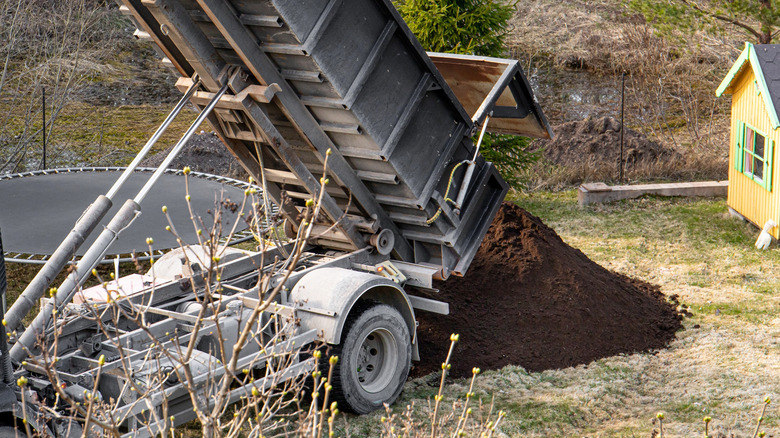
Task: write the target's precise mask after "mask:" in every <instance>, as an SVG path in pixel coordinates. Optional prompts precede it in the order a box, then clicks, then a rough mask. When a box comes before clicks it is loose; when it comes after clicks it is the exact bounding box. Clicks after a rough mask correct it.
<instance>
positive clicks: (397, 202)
mask: <svg viewBox="0 0 780 438" xmlns="http://www.w3.org/2000/svg"><path fill="white" fill-rule="evenodd" d="M374 197H375V198H376V201H377V202H379V203H380V204H385V205H394V206H396V207H407V208H414V209H417V210H422V206H421V205H417V200H416V199H409V198H401V197H398V196H391V195H374Z"/></svg>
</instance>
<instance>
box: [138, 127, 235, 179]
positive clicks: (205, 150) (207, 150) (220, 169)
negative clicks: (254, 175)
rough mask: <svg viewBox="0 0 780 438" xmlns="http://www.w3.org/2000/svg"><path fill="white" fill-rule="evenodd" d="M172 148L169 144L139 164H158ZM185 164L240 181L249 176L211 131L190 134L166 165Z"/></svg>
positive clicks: (180, 167) (175, 166) (144, 165)
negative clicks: (190, 136) (177, 152)
mask: <svg viewBox="0 0 780 438" xmlns="http://www.w3.org/2000/svg"><path fill="white" fill-rule="evenodd" d="M172 148H173V146H170V147H169V148H168V149H166V150H164V151H162V152H159V153H157V154H155V155H152V156H151V157H148V158H146V159H145V160H144V161H142V162H141V166H142V167H157V166H159V165H160V164H162V162H163V160H165V157H166V156H168V153H169V152H170V151H171V149H172ZM185 166H189V167H190V168H191V169H192V170H194V171H196V172H203V173H210V174H213V175H222V176H227V177H229V178H235V179H238V180H242V181H246V180H247V179H248V178H249V174H248V173H246V171H245V170H244V168H243V167H241V164H239V163H238V160H236V158H235V157H234V156H233V155H231V154H230V152H229V151H228V150H227V147H226V146H225V144H224V143H222V140H220V139H219V137H217V135H216V134H214V133H213V132H206V133H203V132H202V133H200V134H197V135H194V136H192V138H190V140H189V141H188V142H187V144H186V145H184V148H183V149H182V150H181V152H179V155H177V156H176V158H174V159H173V161H172V162H171V164H170V165H169V166H168V167H169V168H171V169H182V168H184V167H185Z"/></svg>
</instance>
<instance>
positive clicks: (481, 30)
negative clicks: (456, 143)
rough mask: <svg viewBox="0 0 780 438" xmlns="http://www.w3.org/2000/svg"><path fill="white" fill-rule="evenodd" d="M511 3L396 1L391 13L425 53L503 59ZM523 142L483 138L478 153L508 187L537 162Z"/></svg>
mask: <svg viewBox="0 0 780 438" xmlns="http://www.w3.org/2000/svg"><path fill="white" fill-rule="evenodd" d="M516 5H517V1H516V0H509V1H508V0H402V1H398V2H396V7H397V8H398V11H399V12H400V13H401V16H402V17H403V19H404V21H406V24H407V25H408V26H409V28H410V29H411V30H412V32H414V35H415V36H416V37H417V40H419V41H420V44H422V46H423V48H424V49H425V50H428V51H431V52H447V53H460V54H469V55H480V56H495V57H500V56H504V53H505V49H504V40H505V39H506V35H507V33H508V32H509V25H508V23H509V19H510V18H512V15H513V14H514V13H515V6H516ZM528 143H529V141H528V139H527V138H525V137H519V136H514V135H494V134H488V135H486V136H485V139H484V141H483V143H482V145H481V148H480V149H481V150H480V152H481V153H482V156H483V157H485V159H486V160H488V161H492V162H493V164H495V165H496V168H497V169H498V171H499V172H500V173H501V176H502V177H503V178H504V180H506V181H507V182H508V183H509V184H510V185H513V186H517V185H518V184H519V183H520V181H519V180H518V178H517V172H518V171H519V170H522V169H524V168H526V167H527V166H529V165H530V164H532V163H533V162H535V161H537V160H538V158H539V154H538V153H534V152H529V151H527V150H526V149H527V147H528Z"/></svg>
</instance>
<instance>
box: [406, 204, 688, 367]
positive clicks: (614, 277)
mask: <svg viewBox="0 0 780 438" xmlns="http://www.w3.org/2000/svg"><path fill="white" fill-rule="evenodd" d="M434 287H437V288H439V289H440V292H439V293H438V294H436V293H423V295H426V296H428V297H429V298H433V299H438V300H442V301H445V302H448V303H449V304H450V315H447V316H441V315H435V314H431V313H427V312H419V313H417V317H418V319H419V322H420V325H419V328H418V331H419V339H420V357H421V358H422V359H423V361H422V362H420V363H417V364H416V366H415V368H414V369H413V372H412V374H413V375H414V376H422V375H425V374H428V373H431V372H433V371H436V370H439V369H441V362H442V361H443V360H444V358H445V357H446V355H447V349H448V348H449V337H450V334H451V333H458V334H460V342H458V344H457V346H456V349H455V356H454V360H453V361H452V371H451V373H452V375H453V376H455V377H463V376H470V375H471V369H472V367H480V368H482V369H483V370H484V369H498V368H501V367H503V366H505V365H509V364H514V365H520V366H522V367H524V368H526V369H527V370H529V371H541V370H546V369H554V368H564V367H569V366H573V365H578V364H584V363H588V362H591V361H593V360H596V359H599V358H603V357H608V356H614V355H616V354H621V353H633V352H639V351H648V350H652V349H658V348H662V347H664V346H665V345H667V343H668V342H670V341H671V340H672V339H674V336H675V332H676V331H677V330H679V329H680V328H681V327H682V323H681V320H682V316H681V315H680V314H679V313H678V312H677V309H676V305H675V304H673V303H669V302H667V300H666V298H665V296H664V295H663V294H662V293H661V292H660V290H659V288H658V286H654V285H652V284H649V283H645V282H643V281H640V280H635V279H631V278H629V277H626V276H624V275H621V274H617V273H614V272H611V271H608V270H607V269H605V268H603V267H601V266H600V265H598V264H596V263H595V262H593V261H591V260H590V259H588V257H586V256H585V254H583V253H582V252H581V251H580V250H578V249H575V248H572V247H571V246H569V245H567V244H566V243H564V242H563V240H561V238H560V237H559V236H558V235H557V234H556V233H555V231H553V230H552V229H551V228H549V227H547V226H546V225H544V224H543V223H542V221H541V220H540V219H539V218H537V217H535V216H533V215H531V214H529V213H528V212H526V211H525V210H523V209H521V208H520V207H517V206H515V205H513V204H509V203H504V204H503V205H502V206H501V210H500V211H499V212H498V215H497V216H496V219H495V220H494V221H493V224H492V225H491V227H490V230H489V231H488V233H487V236H486V237H485V240H484V241H483V242H482V246H481V247H480V249H479V251H478V252H477V255H476V257H475V258H474V261H473V262H472V264H471V267H470V268H469V270H468V273H467V275H466V276H465V277H464V278H450V279H449V280H447V281H446V282H439V283H438V284H436V285H435V286H434Z"/></svg>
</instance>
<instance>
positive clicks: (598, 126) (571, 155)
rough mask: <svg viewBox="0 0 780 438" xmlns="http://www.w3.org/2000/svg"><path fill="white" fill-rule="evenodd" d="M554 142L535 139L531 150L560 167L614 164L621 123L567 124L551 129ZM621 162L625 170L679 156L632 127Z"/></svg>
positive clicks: (625, 136) (586, 121)
mask: <svg viewBox="0 0 780 438" xmlns="http://www.w3.org/2000/svg"><path fill="white" fill-rule="evenodd" d="M553 132H554V133H555V138H554V139H553V140H537V141H535V142H534V143H533V144H532V145H531V149H534V150H536V149H540V148H542V147H544V148H545V149H544V156H545V158H546V159H547V160H549V161H550V162H552V163H555V164H558V165H561V166H574V165H581V164H583V163H589V164H591V165H601V164H605V163H606V164H609V165H612V163H617V162H618V160H619V158H620V122H619V121H617V120H615V119H614V118H612V117H601V118H592V117H588V118H586V119H584V120H579V121H576V122H566V123H562V124H560V125H557V126H555V127H553ZM623 159H624V160H625V161H624V162H625V166H626V168H631V167H633V166H636V165H638V164H642V163H646V164H652V163H655V162H658V161H667V160H673V159H680V154H679V153H678V152H676V151H674V150H672V149H668V148H666V147H664V146H662V145H661V144H660V143H658V142H655V141H653V140H650V139H648V138H647V137H645V136H644V135H642V134H641V133H639V132H637V131H634V130H633V129H631V128H625V132H623Z"/></svg>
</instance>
